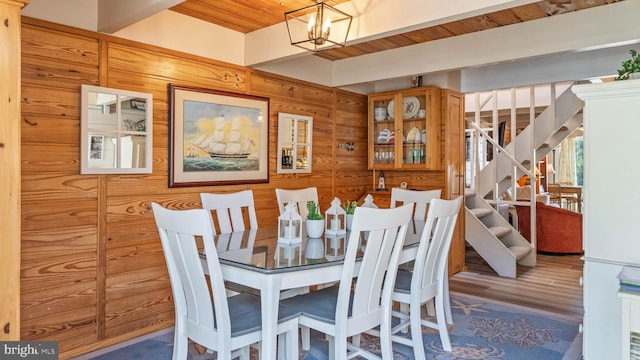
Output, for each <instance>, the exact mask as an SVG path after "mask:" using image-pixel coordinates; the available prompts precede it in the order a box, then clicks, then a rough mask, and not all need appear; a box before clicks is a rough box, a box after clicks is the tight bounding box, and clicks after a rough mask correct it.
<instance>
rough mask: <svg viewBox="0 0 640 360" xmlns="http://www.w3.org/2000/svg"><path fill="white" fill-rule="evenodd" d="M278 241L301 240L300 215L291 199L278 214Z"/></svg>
mask: <svg viewBox="0 0 640 360" xmlns="http://www.w3.org/2000/svg"><path fill="white" fill-rule="evenodd" d="M278 242H280V243H287V244H292V243H300V242H302V217H301V216H300V214H298V210H297V207H296V204H295V203H294V202H293V201H291V202H289V203H288V204H287V206H286V207H285V209H284V212H283V213H282V214H281V215H280V216H278Z"/></svg>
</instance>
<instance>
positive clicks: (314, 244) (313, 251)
mask: <svg viewBox="0 0 640 360" xmlns="http://www.w3.org/2000/svg"><path fill="white" fill-rule="evenodd" d="M304 257H305V258H307V260H318V259H322V258H323V257H324V243H323V241H322V239H321V238H319V237H315V238H308V239H307V243H306V245H305V247H304Z"/></svg>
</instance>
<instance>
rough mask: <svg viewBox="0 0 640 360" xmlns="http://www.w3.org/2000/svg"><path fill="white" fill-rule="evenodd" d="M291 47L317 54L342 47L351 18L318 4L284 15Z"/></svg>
mask: <svg viewBox="0 0 640 360" xmlns="http://www.w3.org/2000/svg"><path fill="white" fill-rule="evenodd" d="M284 19H285V22H286V23H287V31H288V32H289V40H290V41H291V45H295V46H297V47H300V48H303V49H305V50H309V51H312V52H318V51H320V50H324V49H329V48H333V47H339V46H344V45H345V44H346V43H347V36H348V35H349V29H350V28H351V20H352V19H353V17H352V16H351V15H348V14H346V13H344V12H342V11H340V10H338V9H336V8H334V7H331V6H329V5H326V4H325V3H323V2H318V3H316V4H314V5H311V6H307V7H305V8H302V9H298V10H293V11H289V12H286V13H285V14H284Z"/></svg>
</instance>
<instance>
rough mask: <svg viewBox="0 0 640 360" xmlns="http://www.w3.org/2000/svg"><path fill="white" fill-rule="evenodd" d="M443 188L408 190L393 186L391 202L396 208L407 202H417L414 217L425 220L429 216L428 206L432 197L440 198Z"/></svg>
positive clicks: (391, 205)
mask: <svg viewBox="0 0 640 360" xmlns="http://www.w3.org/2000/svg"><path fill="white" fill-rule="evenodd" d="M441 194H442V190H440V189H437V190H408V189H401V188H395V187H394V188H391V204H390V207H392V208H394V207H396V206H399V205H403V204H406V203H415V204H416V206H415V209H414V212H413V218H414V219H418V220H424V219H425V217H426V216H427V207H428V205H429V203H430V202H431V199H440V196H441Z"/></svg>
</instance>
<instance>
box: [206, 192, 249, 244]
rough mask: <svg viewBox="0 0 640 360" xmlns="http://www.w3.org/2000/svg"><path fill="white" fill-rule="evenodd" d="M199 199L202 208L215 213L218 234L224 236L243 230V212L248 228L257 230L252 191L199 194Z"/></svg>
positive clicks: (244, 227)
mask: <svg viewBox="0 0 640 360" xmlns="http://www.w3.org/2000/svg"><path fill="white" fill-rule="evenodd" d="M200 199H201V200H202V208H204V209H207V210H209V211H215V213H216V220H217V221H218V232H219V233H221V234H226V233H231V232H234V231H243V230H245V229H246V226H245V218H244V215H243V212H246V213H247V215H248V217H249V220H248V222H249V228H250V229H257V228H258V218H257V217H256V209H255V204H254V200H253V191H252V190H243V191H238V192H235V193H227V194H212V193H200Z"/></svg>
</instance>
